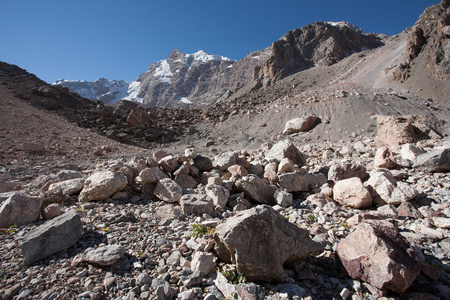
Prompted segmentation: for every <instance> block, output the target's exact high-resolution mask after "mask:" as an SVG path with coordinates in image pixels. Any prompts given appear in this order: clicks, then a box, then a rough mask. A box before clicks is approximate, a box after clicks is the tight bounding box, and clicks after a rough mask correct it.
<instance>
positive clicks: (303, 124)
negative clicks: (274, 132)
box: [283, 115, 317, 134]
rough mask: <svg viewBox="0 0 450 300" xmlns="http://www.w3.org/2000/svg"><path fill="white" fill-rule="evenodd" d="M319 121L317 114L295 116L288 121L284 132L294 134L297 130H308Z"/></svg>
mask: <svg viewBox="0 0 450 300" xmlns="http://www.w3.org/2000/svg"><path fill="white" fill-rule="evenodd" d="M316 121H317V117H316V116H313V115H311V116H307V117H303V118H295V119H292V120H289V121H287V122H286V125H285V127H284V130H283V134H293V133H297V132H306V131H309V130H310V129H312V128H313V127H314V124H315V123H316Z"/></svg>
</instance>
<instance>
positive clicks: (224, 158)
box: [214, 151, 238, 171]
mask: <svg viewBox="0 0 450 300" xmlns="http://www.w3.org/2000/svg"><path fill="white" fill-rule="evenodd" d="M237 158H238V155H237V153H235V152H232V151H229V152H225V153H222V155H220V156H217V157H216V159H215V163H214V164H215V166H216V167H217V168H219V169H220V170H221V171H227V170H228V168H229V167H231V166H233V165H236V164H237V162H236V159H237Z"/></svg>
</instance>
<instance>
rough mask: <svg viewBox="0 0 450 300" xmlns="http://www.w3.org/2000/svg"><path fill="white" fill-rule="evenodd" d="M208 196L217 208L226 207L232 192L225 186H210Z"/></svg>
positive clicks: (207, 191)
mask: <svg viewBox="0 0 450 300" xmlns="http://www.w3.org/2000/svg"><path fill="white" fill-rule="evenodd" d="M206 195H208V197H210V198H211V199H212V200H213V203H214V205H215V206H220V207H225V206H226V205H227V202H228V198H229V197H230V191H229V190H228V189H227V188H225V187H223V186H220V185H216V184H210V185H207V186H206Z"/></svg>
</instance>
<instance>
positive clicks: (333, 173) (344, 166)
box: [328, 161, 369, 181]
mask: <svg viewBox="0 0 450 300" xmlns="http://www.w3.org/2000/svg"><path fill="white" fill-rule="evenodd" d="M352 177H358V178H360V179H361V180H366V179H367V178H369V174H367V172H366V168H365V167H364V166H362V165H359V164H356V163H354V162H347V161H344V162H341V163H338V164H333V165H331V167H330V170H328V180H332V181H339V180H343V179H348V178H352Z"/></svg>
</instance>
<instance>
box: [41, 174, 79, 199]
mask: <svg viewBox="0 0 450 300" xmlns="http://www.w3.org/2000/svg"><path fill="white" fill-rule="evenodd" d="M84 182H85V179H84V178H75V179H69V180H64V181H61V182H55V183H52V184H51V185H50V186H49V187H48V190H49V192H59V193H61V194H62V195H73V194H76V193H78V192H79V191H81V190H82V189H83V187H84Z"/></svg>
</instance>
